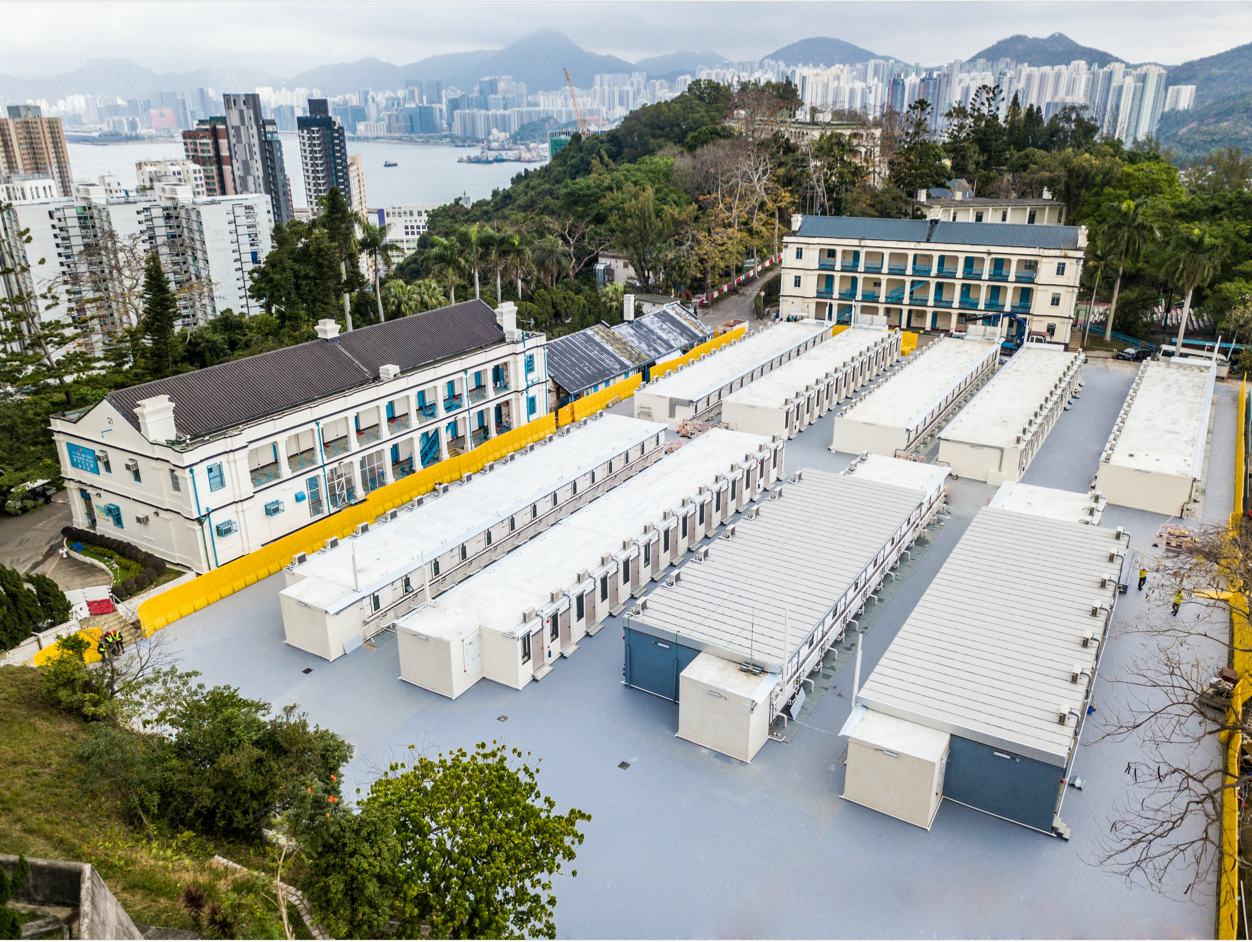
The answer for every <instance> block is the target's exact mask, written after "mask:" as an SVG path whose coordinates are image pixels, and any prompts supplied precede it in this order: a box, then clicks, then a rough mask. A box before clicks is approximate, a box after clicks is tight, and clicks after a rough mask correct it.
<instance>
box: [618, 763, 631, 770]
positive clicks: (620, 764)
mask: <svg viewBox="0 0 1252 942" xmlns="http://www.w3.org/2000/svg"><path fill="white" fill-rule="evenodd" d="M617 767H618V768H619V769H629V768H630V763H629V762H619V763H617Z"/></svg>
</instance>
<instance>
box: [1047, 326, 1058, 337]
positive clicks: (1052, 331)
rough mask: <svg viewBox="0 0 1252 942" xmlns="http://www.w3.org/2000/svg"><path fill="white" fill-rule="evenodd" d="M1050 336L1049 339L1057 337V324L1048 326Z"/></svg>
mask: <svg viewBox="0 0 1252 942" xmlns="http://www.w3.org/2000/svg"><path fill="white" fill-rule="evenodd" d="M1048 336H1049V337H1055V336H1056V324H1049V325H1048Z"/></svg>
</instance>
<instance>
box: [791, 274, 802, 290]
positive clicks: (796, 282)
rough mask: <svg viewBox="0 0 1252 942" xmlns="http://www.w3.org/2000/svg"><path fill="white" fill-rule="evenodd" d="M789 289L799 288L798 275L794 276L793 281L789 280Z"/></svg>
mask: <svg viewBox="0 0 1252 942" xmlns="http://www.w3.org/2000/svg"><path fill="white" fill-rule="evenodd" d="M791 287H793V288H798V287H800V276H799V275H796V276H795V277H794V278H793V279H791Z"/></svg>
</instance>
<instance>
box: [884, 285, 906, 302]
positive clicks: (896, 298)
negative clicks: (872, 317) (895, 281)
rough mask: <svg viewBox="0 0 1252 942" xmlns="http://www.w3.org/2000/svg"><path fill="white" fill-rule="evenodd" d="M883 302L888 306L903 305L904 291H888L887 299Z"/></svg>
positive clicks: (898, 289)
mask: <svg viewBox="0 0 1252 942" xmlns="http://www.w3.org/2000/svg"><path fill="white" fill-rule="evenodd" d="M885 300H886V301H887V303H888V304H903V303H904V289H903V288H895V289H894V290H892V291H888V292H887V297H886V299H885Z"/></svg>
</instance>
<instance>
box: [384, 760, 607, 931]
mask: <svg viewBox="0 0 1252 942" xmlns="http://www.w3.org/2000/svg"><path fill="white" fill-rule="evenodd" d="M523 760H524V756H523V754H522V753H521V752H520V751H519V750H517V749H506V748H505V747H504V746H501V745H498V744H493V745H492V746H491V748H488V747H487V744H486V743H479V744H478V745H477V746H476V747H475V749H474V751H473V752H472V753H468V752H466V751H465V750H464V749H458V750H456V751H455V752H452V753H449V754H447V755H443V754H440V755H439V756H438V757H437V758H435V759H431V758H429V757H427V756H421V755H419V756H416V757H414V758H413V759H412V761H411V762H410V763H409V764H403V763H400V764H393V765H392V766H391V768H390V770H389V771H388V772H387V774H385V775H384V776H383V777H381V778H379V779H378V780H376V781H375V782H374V784H373V786H371V788H370V793H369V797H368V798H366V800H365V802H364V806H363V807H365V808H368V807H371V806H373V807H377V808H380V809H385V810H386V811H388V812H390V813H391V815H393V816H394V820H395V823H396V834H397V836H398V838H399V841H400V860H401V863H400V883H401V891H400V903H399V911H398V912H397V914H396V915H397V918H398V919H399V923H400V924H399V927H398V929H397V935H398V936H400V937H402V938H419V937H421V936H424V935H430V936H433V937H435V938H441V939H448V938H452V939H481V938H501V937H504V936H510V937H521V936H532V937H533V936H540V937H544V938H555V937H556V924H555V922H554V920H553V909H554V907H555V905H556V897H555V896H553V895H552V892H551V890H552V877H553V876H554V875H555V874H558V873H560V872H561V864H562V863H563V862H565V861H571V860H573V859H574V848H575V847H576V846H577V845H578V844H581V843H582V841H583V835H582V833H581V832H580V831H579V830H578V823H579V822H580V821H590V820H591V816H590V815H589V814H587V813H586V812H583V811H579V810H578V809H577V808H571V809H570V810H569V811H567V812H566V813H565V814H556V813H554V809H555V808H556V802H555V801H553V800H552V798H550V797H546V796H543V795H542V794H541V793H540V791H539V788H538V786H537V784H536V776H537V772H538V768H537V767H536V768H532V767H531V766H530V764H529V763H528V762H526V761H523ZM573 875H574V876H577V875H578V871H577V870H575V871H573ZM424 929H425V931H423V930H424Z"/></svg>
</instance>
